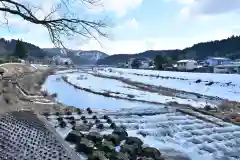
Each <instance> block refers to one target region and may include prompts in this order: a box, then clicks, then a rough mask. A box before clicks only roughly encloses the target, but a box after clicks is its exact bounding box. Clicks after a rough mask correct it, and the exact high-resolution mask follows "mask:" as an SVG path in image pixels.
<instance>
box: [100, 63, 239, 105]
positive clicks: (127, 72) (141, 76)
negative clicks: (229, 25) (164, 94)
mask: <svg viewBox="0 0 240 160" xmlns="http://www.w3.org/2000/svg"><path fill="white" fill-rule="evenodd" d="M97 72H98V73H100V74H104V75H108V76H116V77H123V78H127V79H130V80H132V81H136V82H141V83H145V84H150V85H155V86H163V87H167V88H173V89H177V90H182V91H187V92H193V93H198V94H202V95H206V96H213V97H216V96H217V97H220V98H223V99H228V100H232V101H239V102H240V75H234V74H232V75H231V74H213V73H188V72H170V71H151V70H135V69H120V68H111V72H109V69H105V70H97Z"/></svg>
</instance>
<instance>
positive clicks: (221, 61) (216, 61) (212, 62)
mask: <svg viewBox="0 0 240 160" xmlns="http://www.w3.org/2000/svg"><path fill="white" fill-rule="evenodd" d="M205 62H206V63H207V64H208V66H217V65H225V64H230V63H231V62H232V60H231V59H229V58H224V57H209V58H208V59H206V60H205Z"/></svg>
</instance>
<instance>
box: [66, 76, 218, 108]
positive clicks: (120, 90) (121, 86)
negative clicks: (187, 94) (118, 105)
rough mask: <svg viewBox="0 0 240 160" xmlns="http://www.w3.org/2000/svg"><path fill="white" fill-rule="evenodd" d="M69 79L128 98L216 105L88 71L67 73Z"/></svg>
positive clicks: (86, 86)
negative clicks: (163, 93) (135, 85)
mask: <svg viewBox="0 0 240 160" xmlns="http://www.w3.org/2000/svg"><path fill="white" fill-rule="evenodd" d="M66 77H67V81H68V82H70V83H71V84H74V85H77V86H80V87H83V88H87V89H91V90H93V91H96V92H99V93H106V92H108V93H109V94H110V95H112V96H119V97H123V98H126V99H134V100H143V101H148V102H156V103H162V104H166V103H168V102H177V103H179V104H186V105H191V106H193V107H196V108H204V107H205V106H206V105H210V106H213V107H215V105H213V104H210V103H207V102H205V101H204V100H201V99H199V100H193V99H190V98H189V99H188V98H178V97H170V96H164V95H160V94H158V93H151V92H147V91H141V90H139V89H137V88H136V87H133V86H130V85H127V84H125V83H123V82H120V81H118V80H113V79H107V78H100V77H95V76H93V75H90V74H87V73H72V74H66Z"/></svg>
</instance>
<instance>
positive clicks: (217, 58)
mask: <svg viewBox="0 0 240 160" xmlns="http://www.w3.org/2000/svg"><path fill="white" fill-rule="evenodd" d="M207 59H215V60H231V59H229V58H226V57H208V58H207Z"/></svg>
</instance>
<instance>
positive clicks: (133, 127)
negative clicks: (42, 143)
mask: <svg viewBox="0 0 240 160" xmlns="http://www.w3.org/2000/svg"><path fill="white" fill-rule="evenodd" d="M68 75H69V76H70V77H71V76H73V75H74V76H75V78H77V77H79V75H83V77H82V79H83V80H76V79H75V78H74V77H71V78H72V79H73V80H72V81H78V83H79V85H80V84H81V85H83V84H84V85H86V86H88V87H92V88H93V89H94V88H98V90H101V89H102V88H103V86H105V87H107V89H111V88H112V87H116V85H117V86H119V88H113V89H114V90H116V89H118V90H120V91H125V90H123V88H122V87H121V86H122V85H123V84H122V83H120V84H119V83H118V81H117V82H112V80H109V79H102V78H98V77H92V76H91V75H86V74H68ZM59 77H60V75H53V76H50V77H49V78H48V80H47V83H49V84H47V85H46V87H48V89H50V90H52V89H54V92H53V93H55V92H56V90H60V91H59V92H56V93H57V94H58V98H61V99H62V100H61V101H64V102H66V101H69V102H71V103H70V104H69V105H74V106H77V107H78V106H79V105H81V107H87V106H89V107H91V108H92V107H93V106H94V109H93V108H92V109H93V111H96V110H95V109H98V110H100V112H97V117H99V119H100V120H101V121H105V120H103V119H102V118H101V117H102V115H103V114H106V115H108V116H109V117H110V118H111V120H112V121H113V122H115V123H116V124H117V125H124V126H126V128H127V131H128V135H129V136H136V137H139V138H140V139H142V140H143V142H144V145H149V146H152V147H156V148H157V149H159V150H160V151H161V152H163V151H166V153H167V154H168V155H175V153H173V154H172V153H171V152H170V151H172V150H175V151H178V152H180V153H182V154H183V155H187V156H188V157H189V158H190V159H191V160H202V159H206V160H223V159H226V160H227V159H231V160H239V158H240V156H239V151H240V150H239V148H240V127H239V126H235V125H232V124H229V123H225V122H222V121H221V120H220V119H216V118H213V117H211V116H206V117H207V118H208V119H212V120H214V121H218V123H219V124H222V126H218V125H216V124H212V123H209V122H206V121H203V120H200V119H197V118H196V117H193V116H189V115H185V114H182V113H180V112H176V111H175V110H174V109H172V108H171V107H167V108H166V107H165V106H163V105H149V104H144V103H133V102H130V101H124V100H119V99H112V98H108V97H103V96H100V95H93V94H91V93H88V92H85V91H81V90H77V89H74V88H73V87H71V86H70V85H68V84H67V83H64V82H63V81H62V80H56V78H59ZM70 77H69V78H70ZM84 77H87V78H88V79H84ZM78 79H79V78H78ZM81 81H82V82H81ZM114 83H116V84H115V85H113V84H114ZM126 90H127V89H126ZM79 92H81V94H80V93H79ZM136 92H137V91H136ZM137 93H138V92H137ZM61 94H63V95H61ZM64 97H65V98H64ZM93 97H94V98H93ZM100 98H101V99H103V100H102V101H101V100H100ZM63 99H64V100H63ZM74 100H75V101H76V102H75V103H73V102H74ZM93 102H95V103H97V104H96V105H93ZM103 102H104V103H103ZM123 102H124V103H123ZM120 104H121V105H120ZM95 106H98V107H95ZM125 107H126V108H125ZM199 114H200V113H199ZM83 115H84V116H86V118H87V119H88V121H89V122H92V120H90V119H89V117H92V115H86V114H83ZM72 116H74V118H75V119H79V116H77V115H76V114H73V115H72ZM81 116H82V115H81ZM88 116H89V117H88ZM54 117H55V116H50V117H49V118H50V119H52V118H54ZM63 117H64V116H63ZM51 122H52V125H53V126H54V125H55V122H56V121H54V120H52V121H51ZM81 122H82V121H80V122H79V123H81ZM103 124H104V125H105V124H106V123H103ZM106 125H107V124H106ZM94 129H95V128H93V131H94ZM57 131H58V132H61V136H62V137H65V136H66V133H67V132H69V130H68V128H67V129H66V130H64V131H62V130H59V129H57ZM103 132H106V133H111V132H112V130H111V129H109V128H107V127H106V128H105V130H104V131H103ZM144 134H145V136H144ZM169 152H170V153H169ZM163 154H164V153H163ZM173 159H181V158H179V157H178V156H176V157H175V158H173ZM182 159H183V158H182ZM185 159H186V158H185Z"/></svg>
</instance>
